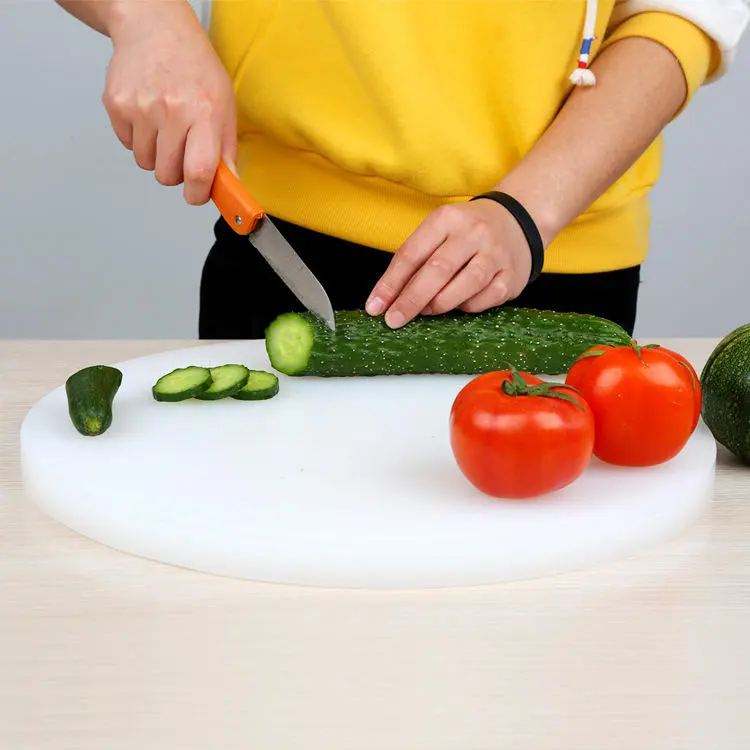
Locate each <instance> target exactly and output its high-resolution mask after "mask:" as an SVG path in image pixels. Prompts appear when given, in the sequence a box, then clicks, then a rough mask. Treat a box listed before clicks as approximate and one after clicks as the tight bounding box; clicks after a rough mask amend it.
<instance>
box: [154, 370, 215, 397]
mask: <svg viewBox="0 0 750 750" xmlns="http://www.w3.org/2000/svg"><path fill="white" fill-rule="evenodd" d="M212 382H213V379H212V378H211V372H210V371H209V370H208V368H206V367H196V366H194V365H193V366H190V367H179V368H178V369H176V370H172V372H168V373H167V374H166V375H162V376H161V377H160V378H159V379H158V380H157V381H156V383H154V385H153V387H152V389H151V392H152V394H153V396H154V398H155V399H156V400H157V401H171V402H174V401H185V400H187V399H189V398H193V397H194V396H197V395H199V394H201V393H203V392H204V391H206V390H208V388H209V387H210V385H211V383H212Z"/></svg>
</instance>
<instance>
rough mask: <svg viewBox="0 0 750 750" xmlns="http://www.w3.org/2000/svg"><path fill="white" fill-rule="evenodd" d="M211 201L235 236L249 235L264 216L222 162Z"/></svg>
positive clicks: (212, 188) (256, 203)
mask: <svg viewBox="0 0 750 750" xmlns="http://www.w3.org/2000/svg"><path fill="white" fill-rule="evenodd" d="M211 200H212V201H213V202H214V204H215V205H216V208H218V209H219V212H220V213H221V215H222V216H223V217H224V220H225V221H226V222H227V224H229V226H230V227H232V229H234V231H235V232H237V234H250V232H252V231H253V229H255V227H256V225H257V224H258V222H259V221H260V220H261V219H262V218H263V216H264V211H263V209H262V208H261V207H260V206H259V205H258V202H257V201H256V200H255V198H253V196H252V195H250V193H249V192H248V191H247V189H246V188H245V186H244V185H243V184H242V183H241V182H240V181H239V179H237V177H235V175H234V173H233V172H232V170H231V169H229V167H228V166H227V165H226V164H225V163H224V162H223V161H221V162H220V163H219V168H218V169H217V170H216V176H215V177H214V183H213V185H212V187H211Z"/></svg>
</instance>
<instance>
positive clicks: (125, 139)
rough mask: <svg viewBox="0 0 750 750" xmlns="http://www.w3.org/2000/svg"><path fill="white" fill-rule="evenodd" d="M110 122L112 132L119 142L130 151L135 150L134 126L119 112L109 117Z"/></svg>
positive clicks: (112, 113)
mask: <svg viewBox="0 0 750 750" xmlns="http://www.w3.org/2000/svg"><path fill="white" fill-rule="evenodd" d="M109 121H110V122H111V123H112V130H114V132H115V135H116V136H117V140H119V141H120V143H122V145H123V146H125V148H126V149H128V151H132V150H133V126H132V125H131V123H130V120H128V119H127V118H126V117H124V116H123V115H121V114H119V113H118V112H111V113H110V115H109Z"/></svg>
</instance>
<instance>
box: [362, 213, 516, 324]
mask: <svg viewBox="0 0 750 750" xmlns="http://www.w3.org/2000/svg"><path fill="white" fill-rule="evenodd" d="M530 274H531V253H530V250H529V245H528V242H527V240H526V237H525V235H524V233H523V230H522V229H521V227H520V226H519V225H518V222H517V221H516V219H515V218H514V217H513V215H512V214H511V213H510V212H509V211H508V210H507V209H505V208H504V207H503V206H501V205H499V204H498V203H496V202H495V201H492V200H488V199H479V200H475V201H469V202H467V203H451V204H447V205H445V206H441V207H440V208H438V209H436V210H435V211H433V212H432V213H431V214H430V215H429V216H428V217H427V218H426V219H425V220H424V221H423V222H422V224H421V225H420V226H419V227H418V228H417V229H416V231H415V232H414V233H413V234H412V235H411V236H410V237H409V238H408V239H407V240H406V242H405V243H404V244H403V245H402V246H401V248H399V250H398V251H397V252H396V253H395V254H394V256H393V259H392V261H391V263H390V265H389V266H388V269H387V270H386V272H385V273H384V274H383V276H382V278H381V279H380V281H379V282H378V283H377V284H376V285H375V288H374V289H373V291H372V293H371V295H370V298H369V299H368V301H367V304H366V306H365V308H366V310H367V312H368V313H370V314H371V315H380V314H382V313H385V321H386V323H387V324H388V325H389V326H390V327H391V328H399V327H401V326H402V325H404V324H406V323H408V322H409V321H410V320H412V319H413V318H414V317H415V316H416V315H418V314H420V313H422V314H424V315H430V314H432V315H437V314H441V313H445V312H448V311H450V310H453V309H456V308H458V309H461V310H463V311H464V312H470V313H475V312H481V311H483V310H487V309H489V308H491V307H496V306H498V305H502V304H503V303H505V302H507V301H508V300H511V299H514V298H515V297H517V296H518V295H519V294H520V293H521V292H522V291H523V289H524V287H525V286H526V284H527V283H528V281H529V276H530Z"/></svg>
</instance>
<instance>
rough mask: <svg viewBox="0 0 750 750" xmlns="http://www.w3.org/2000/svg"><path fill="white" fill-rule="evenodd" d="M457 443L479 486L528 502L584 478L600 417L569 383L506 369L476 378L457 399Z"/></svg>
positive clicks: (459, 457)
mask: <svg viewBox="0 0 750 750" xmlns="http://www.w3.org/2000/svg"><path fill="white" fill-rule="evenodd" d="M513 383H515V385H513ZM529 387H531V388H529ZM505 388H508V389H509V390H510V391H511V393H508V392H506V390H505ZM522 391H526V392H525V393H523V394H522V393H521V392H522ZM545 394H546V395H545ZM567 399H572V400H573V401H572V402H571V401H570V400H567ZM450 440H451V448H452V449H453V455H454V456H455V459H456V462H457V464H458V466H459V468H460V469H461V471H462V472H463V474H464V476H465V477H466V478H467V479H468V480H469V481H470V482H471V483H472V484H473V485H474V486H475V487H477V489H479V490H481V491H482V492H484V493H486V494H488V495H491V496H493V497H504V498H529V497H534V496H537V495H541V494H544V493H547V492H552V491H553V490H558V489H561V488H562V487H565V486H566V485H568V484H570V483H571V482H573V481H574V480H575V479H577V478H578V477H579V476H580V475H581V474H582V473H583V471H584V470H585V468H586V466H587V465H588V463H589V462H590V461H591V457H592V455H593V448H594V417H593V414H592V413H591V409H590V408H589V406H588V404H586V402H585V401H584V400H583V399H582V398H581V397H580V396H579V395H578V394H576V393H575V392H574V391H572V390H571V389H570V388H566V387H565V386H564V384H558V383H545V381H543V380H541V379H539V378H538V377H536V376H534V375H530V374H528V373H515V378H514V374H513V373H512V372H511V371H509V370H502V371H500V372H492V373H486V374H484V375H480V376H478V377H476V378H474V379H473V380H471V381H470V382H469V383H468V384H467V385H466V386H464V388H463V389H462V390H461V392H460V393H459V394H458V396H457V397H456V399H455V401H454V402H453V406H452V408H451V413H450Z"/></svg>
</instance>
